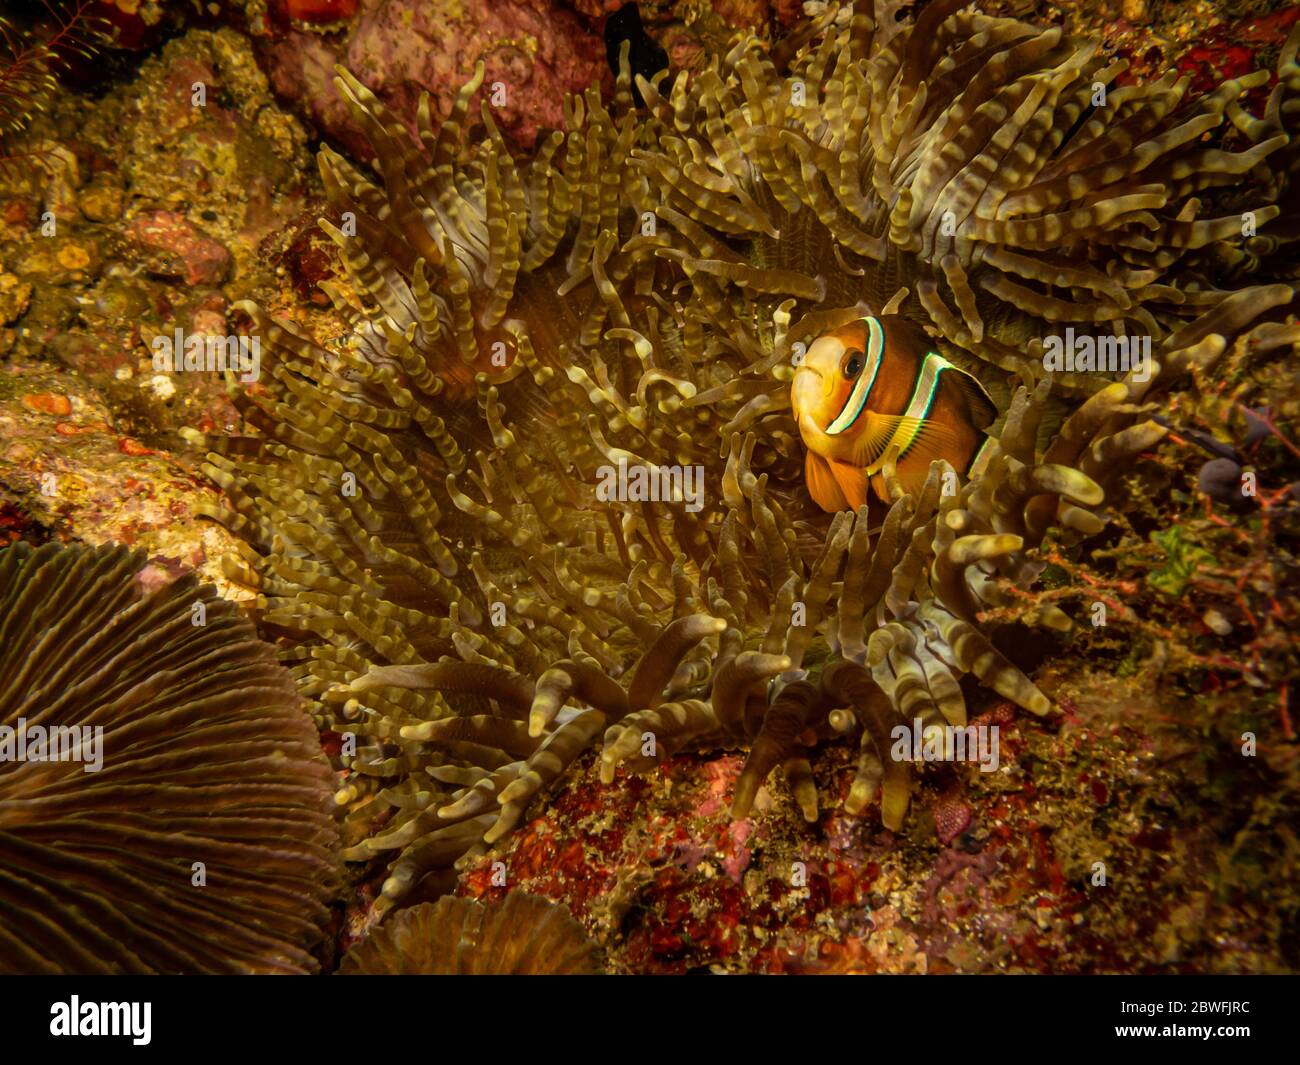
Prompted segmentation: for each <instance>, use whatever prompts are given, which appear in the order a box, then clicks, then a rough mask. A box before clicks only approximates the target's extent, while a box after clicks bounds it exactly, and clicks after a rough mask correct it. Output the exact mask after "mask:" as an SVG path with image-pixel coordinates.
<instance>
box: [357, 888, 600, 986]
mask: <svg viewBox="0 0 1300 1065" xmlns="http://www.w3.org/2000/svg"><path fill="white" fill-rule="evenodd" d="M601 971H602V970H601V967H600V964H599V961H598V958H597V952H596V946H595V944H594V943H592V941H591V940H590V939H588V938H587V933H586V932H585V931H584V930H583V928H582V925H580V924H578V922H577V921H575V920H574V919H573V917H572V916H571V915H570V914H569V911H568V910H567V909H565V908H564V907H563V906H561V905H560V904H559V903H555V902H551V901H550V900H548V899H543V898H538V897H537V896H536V895H529V894H527V893H525V892H522V891H512V892H511V893H510V894H509V895H507V896H506V897H505V898H504V899H503V900H502V901H501V902H499V903H496V904H493V905H491V906H485V905H483V904H482V903H481V902H474V901H473V900H471V899H461V898H456V897H454V896H452V895H446V896H444V897H443V898H441V899H439V900H438V901H437V902H436V903H429V902H426V903H422V904H421V905H419V906H411V907H408V908H407V909H404V910H402V911H401V912H400V913H398V914H397V915H395V916H394V917H393V918H392V919H391V920H390V921H388V922H387V923H386V924H383V925H381V926H379V927H378V928H375V929H374V930H373V931H371V933H370V934H369V935H368V936H367V937H366V938H365V939H363V940H362V941H361V942H360V943H358V944H357V945H356V946H355V947H353V948H352V950H350V951H349V952H348V953H347V955H346V956H345V957H344V958H343V962H342V964H340V966H339V975H340V976H401V975H410V976H581V975H594V974H596V973H599V972H601Z"/></svg>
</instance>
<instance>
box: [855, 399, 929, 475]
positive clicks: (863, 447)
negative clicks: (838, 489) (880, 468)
mask: <svg viewBox="0 0 1300 1065" xmlns="http://www.w3.org/2000/svg"><path fill="white" fill-rule="evenodd" d="M865 418H866V424H865V425H864V426H863V428H862V432H861V433H860V434H859V435H858V438H857V439H856V440H854V441H853V453H852V455H851V456H850V459H849V464H850V465H853V466H870V465H871V464H872V463H874V462H875V461H876V460H877V459H879V458H880V456H881V455H883V454H884V453H885V448H886V447H888V446H889V441H891V440H892V439H893V438H894V435H895V434H896V433H897V432H898V429H899V427H900V426H902V425H903V424H904V423H907V422H914V421H915V419H913V418H905V417H904V416H903V415H901V414H877V413H876V412H875V411H867V413H866V415H865Z"/></svg>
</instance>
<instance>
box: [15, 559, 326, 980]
mask: <svg viewBox="0 0 1300 1065" xmlns="http://www.w3.org/2000/svg"><path fill="white" fill-rule="evenodd" d="M144 564H145V556H144V553H143V552H139V551H132V550H130V549H127V548H124V547H105V548H84V547H61V546H59V545H56V544H47V545H45V546H43V547H39V548H32V547H31V546H30V545H28V544H25V543H18V544H15V545H13V546H10V547H7V548H4V549H0V745H4V749H3V757H0V904H2V905H3V907H4V909H5V912H6V913H9V914H22V915H23V919H22V920H21V921H19V922H11V921H6V922H5V925H4V927H3V928H0V970H3V971H4V972H8V973H15V972H21V973H27V974H31V973H51V972H64V973H128V972H130V973H148V972H173V973H176V972H186V973H193V972H297V973H301V972H310V971H314V970H316V969H317V968H318V967H319V961H318V959H317V958H316V956H315V955H314V954H313V953H312V951H313V950H314V949H315V948H317V947H318V946H319V945H320V942H321V940H322V938H323V934H324V929H325V925H326V923H327V918H328V915H329V911H328V908H327V907H328V904H329V902H330V901H331V898H332V893H333V891H334V890H335V889H336V887H337V848H338V833H337V829H336V828H335V825H334V823H333V820H332V817H331V813H330V789H331V782H332V774H331V772H330V769H329V766H328V765H327V764H326V763H325V761H324V759H323V758H322V756H321V752H320V746H319V741H318V740H317V737H316V736H315V735H314V734H313V730H312V728H311V724H310V721H309V720H308V719H307V718H306V717H305V716H304V715H303V713H302V710H301V706H300V703H299V699H298V697H297V695H296V693H295V691H294V688H293V684H292V682H291V681H290V679H289V677H288V676H287V674H286V673H285V671H284V670H283V669H282V668H281V667H280V666H279V665H278V664H277V663H276V661H275V657H274V655H273V654H272V652H271V650H270V649H269V648H267V647H266V646H265V645H264V644H262V643H260V642H258V640H257V639H256V637H255V634H254V632H253V629H252V626H251V625H250V624H249V623H248V622H247V621H246V620H245V619H244V618H243V617H242V616H241V615H240V613H239V611H238V609H237V608H235V607H234V606H232V605H230V604H228V603H226V602H224V601H223V600H220V599H218V598H216V596H215V595H214V594H213V592H212V589H211V588H210V587H206V586H205V587H200V586H199V584H198V581H197V580H196V579H195V578H194V577H193V576H192V575H187V576H183V577H181V578H179V579H177V580H174V581H171V580H169V579H168V577H167V575H166V574H164V573H160V572H159V571H157V570H156V569H152V568H143V567H144ZM15 745H21V746H22V748H23V749H22V750H17V749H16V747H15Z"/></svg>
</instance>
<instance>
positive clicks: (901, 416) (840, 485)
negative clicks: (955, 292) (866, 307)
mask: <svg viewBox="0 0 1300 1065" xmlns="http://www.w3.org/2000/svg"><path fill="white" fill-rule="evenodd" d="M790 402H791V406H792V407H793V408H794V416H795V420H796V421H797V422H798V424H799V435H800V436H801V437H802V438H803V442H804V445H805V446H806V447H807V448H808V455H807V458H806V460H805V463H804V477H805V480H806V481H807V484H808V491H809V493H810V494H811V495H812V497H813V499H814V500H815V501H816V503H817V505H818V506H820V507H821V508H822V509H823V510H827V511H832V512H834V511H837V510H849V509H852V510H856V509H857V508H858V507H860V506H862V504H863V503H865V502H866V501H867V486H868V485H870V486H871V488H872V489H873V490H874V491H875V493H876V495H877V496H878V497H879V498H880V499H881V500H883V501H884V502H886V503H888V502H890V499H889V495H888V492H887V490H886V487H885V480H884V476H883V473H882V471H883V469H884V467H885V464H886V463H887V462H888V461H889V460H890V459H891V458H892V459H893V461H894V470H895V475H896V476H897V478H898V481H899V483H900V484H901V485H902V488H903V490H904V491H905V492H910V493H912V494H913V495H916V494H917V493H919V491H920V489H921V486H922V485H923V484H924V483H925V479H926V477H927V475H928V474H929V472H930V463H931V462H932V461H934V460H935V459H947V460H948V462H949V463H951V464H952V466H953V468H954V469H955V470H956V471H957V472H958V473H960V474H963V475H965V476H969V475H970V474H971V473H972V472H974V471H977V470H978V469H979V468H980V467H981V466H982V464H983V462H984V461H985V460H986V457H987V455H988V445H989V444H990V443H991V441H990V438H989V437H987V436H986V435H985V434H984V430H985V429H987V428H988V427H989V426H990V425H991V424H992V423H993V420H994V418H995V417H996V416H997V408H996V407H995V406H994V405H993V400H992V399H990V398H989V394H988V392H986V391H985V390H984V386H983V385H981V384H980V383H979V382H978V381H977V380H975V378H974V377H972V376H971V375H970V374H968V373H966V372H964V371H962V370H959V369H958V368H957V367H956V366H954V365H953V364H952V363H950V362H949V361H948V360H947V359H945V358H944V357H943V356H942V355H940V354H939V353H938V352H936V351H934V350H933V345H932V343H931V342H930V339H929V338H928V337H927V336H926V335H925V333H924V332H922V330H921V329H920V327H918V326H916V325H914V324H913V323H912V322H910V321H908V320H907V319H906V318H901V317H899V316H897V315H886V316H883V317H880V318H861V319H859V320H858V321H856V322H851V323H849V324H848V325H846V326H844V327H843V328H842V329H837V330H836V331H834V332H832V333H826V334H824V335H822V336H820V337H818V338H817V339H816V340H815V341H813V343H812V344H811V345H810V346H809V348H808V350H807V352H806V353H805V355H804V357H803V361H802V362H801V363H800V364H799V365H798V368H797V369H796V370H795V374H794V383H793V385H791V388H790Z"/></svg>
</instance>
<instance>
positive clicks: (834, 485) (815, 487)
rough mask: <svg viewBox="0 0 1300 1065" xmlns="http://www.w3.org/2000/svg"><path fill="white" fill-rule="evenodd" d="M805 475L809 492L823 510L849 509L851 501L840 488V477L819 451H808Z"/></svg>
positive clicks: (832, 511)
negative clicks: (834, 472) (837, 476)
mask: <svg viewBox="0 0 1300 1065" xmlns="http://www.w3.org/2000/svg"><path fill="white" fill-rule="evenodd" d="M837 465H838V463H837ZM803 475H804V481H805V482H806V483H807V485H808V494H809V495H810V496H812V497H813V502H814V503H816V504H817V505H818V506H819V507H821V508H822V510H824V511H826V512H827V513H830V514H834V513H836V512H837V511H840V510H848V509H849V501H848V500H847V499H846V498H845V496H844V493H843V492H842V491H841V490H840V486H839V482H838V479H837V478H836V477H835V475H834V474H832V473H831V464H830V463H829V462H827V461H826V460H825V459H824V458H822V457H821V456H820V455H819V454H817V452H815V451H809V452H808V455H807V457H806V458H805V459H804V465H803Z"/></svg>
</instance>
